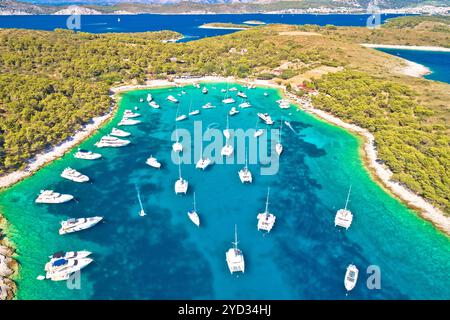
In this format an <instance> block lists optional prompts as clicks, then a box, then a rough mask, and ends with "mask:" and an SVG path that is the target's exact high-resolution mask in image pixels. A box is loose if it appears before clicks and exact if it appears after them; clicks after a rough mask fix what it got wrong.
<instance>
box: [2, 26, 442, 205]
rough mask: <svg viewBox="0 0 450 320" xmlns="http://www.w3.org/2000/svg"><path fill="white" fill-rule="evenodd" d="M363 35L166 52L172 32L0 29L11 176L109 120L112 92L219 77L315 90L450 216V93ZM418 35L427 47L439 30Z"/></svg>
mask: <svg viewBox="0 0 450 320" xmlns="http://www.w3.org/2000/svg"><path fill="white" fill-rule="evenodd" d="M361 29H365V28H336V27H333V26H328V27H323V28H319V27H315V26H309V27H308V26H307V27H301V28H300V27H296V26H285V25H272V26H260V27H253V28H251V29H249V30H245V31H242V32H237V33H234V34H231V35H227V36H223V37H215V38H207V39H202V40H198V41H193V42H188V43H162V41H161V40H163V39H168V38H174V37H176V36H177V34H175V33H172V32H159V33H137V34H100V35H92V34H85V33H73V32H70V31H63V30H57V31H56V32H44V31H31V30H10V29H8V30H0V72H1V74H2V76H0V117H1V121H0V172H2V173H6V172H10V171H12V170H16V169H19V168H22V167H23V166H24V163H25V161H26V160H27V159H28V158H29V157H30V156H32V155H34V154H36V153H37V152H39V151H41V150H43V149H44V148H45V147H48V146H50V145H54V144H56V143H59V142H61V141H63V140H64V139H65V138H67V137H68V136H70V135H71V134H72V133H73V132H74V131H75V130H77V129H78V128H79V127H80V126H81V125H83V124H85V123H86V122H87V121H88V120H89V119H90V118H91V117H93V116H95V115H100V114H102V113H104V112H106V110H108V108H109V98H108V88H109V87H110V86H112V85H116V84H119V83H144V82H145V80H146V79H149V78H171V77H176V76H181V75H212V74H217V75H223V76H229V75H233V76H236V77H240V78H244V77H263V78H273V80H274V81H276V82H279V83H285V84H286V85H288V86H290V87H292V88H296V85H297V84H299V83H301V82H303V81H312V83H311V85H313V86H316V87H317V88H318V89H319V91H320V92H321V94H320V95H319V96H318V97H317V99H316V105H317V106H318V107H319V108H322V109H324V110H327V111H329V112H332V113H334V114H336V115H338V116H339V117H341V118H343V119H346V120H347V121H349V122H354V123H356V124H358V125H360V126H362V127H365V128H368V129H369V130H370V131H371V132H373V133H374V135H375V136H376V139H377V143H378V147H379V150H380V156H381V159H382V160H383V161H385V162H386V163H387V164H388V165H389V166H390V167H391V168H392V170H393V171H394V173H395V178H396V179H397V180H398V181H400V182H402V183H404V184H405V185H407V186H408V187H409V188H411V189H412V190H414V191H416V192H417V193H419V194H421V195H423V196H424V197H426V198H427V199H429V200H430V201H432V202H434V203H435V204H437V205H439V206H440V207H441V208H443V209H445V210H446V211H449V209H450V199H449V195H450V178H449V174H450V170H449V166H450V159H449V155H450V147H449V146H450V138H449V136H450V135H449V132H450V130H449V129H450V127H449V123H450V121H449V115H450V112H449V110H448V101H450V90H449V89H450V86H449V85H447V84H442V83H434V82H432V81H428V80H423V79H413V78H411V77H407V76H402V75H401V74H400V73H399V70H400V69H401V67H402V64H403V62H402V61H401V60H400V59H398V58H396V57H392V56H389V55H387V54H385V53H382V52H379V51H376V50H372V49H367V48H363V47H361V46H360V45H359V44H358V43H359V42H358V39H355V38H354V37H353V36H352V35H353V34H358V33H361V34H363V33H366V34H367V33H369V34H370V33H371V32H372V31H370V30H369V31H368V30H364V31H362V30H361ZM376 32H377V33H378V37H379V38H380V39H381V40H383V35H385V37H386V39H385V40H386V41H387V40H388V39H391V37H392V33H391V32H392V30H390V29H389V30H384V29H380V30H377V31H376ZM416 32H417V33H416V40H415V41H417V42H416V43H422V42H424V41H425V35H428V33H429V32H430V31H420V30H419V31H416ZM432 32H433V34H434V35H435V36H434V37H433V38H437V39H445V36H446V34H445V32H437V31H432ZM397 34H399V36H400V37H406V38H407V39H410V38H408V37H410V36H409V35H408V34H405V35H404V36H402V34H403V33H399V32H397ZM411 39H412V38H411ZM402 40H403V39H402V38H401V39H400V41H402ZM408 41H412V40H408ZM432 41H435V40H434V39H432V38H429V42H428V43H427V44H430V42H432ZM438 41H441V40H438ZM173 57H176V58H177V59H176V61H175V59H171V58H173ZM217 57H220V59H217Z"/></svg>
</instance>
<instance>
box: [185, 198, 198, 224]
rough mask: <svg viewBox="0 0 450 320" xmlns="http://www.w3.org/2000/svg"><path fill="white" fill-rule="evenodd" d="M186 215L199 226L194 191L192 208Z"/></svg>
mask: <svg viewBox="0 0 450 320" xmlns="http://www.w3.org/2000/svg"><path fill="white" fill-rule="evenodd" d="M187 214H188V217H189V219H191V221H192V222H193V223H194V224H195V225H196V226H197V227H200V217H199V216H198V214H197V209H196V207H195V192H194V209H192V210H191V211H188V213H187Z"/></svg>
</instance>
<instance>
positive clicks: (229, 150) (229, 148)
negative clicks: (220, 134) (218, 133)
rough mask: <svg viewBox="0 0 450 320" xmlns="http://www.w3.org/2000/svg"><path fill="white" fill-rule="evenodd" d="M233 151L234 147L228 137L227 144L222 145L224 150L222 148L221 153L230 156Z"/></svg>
mask: <svg viewBox="0 0 450 320" xmlns="http://www.w3.org/2000/svg"><path fill="white" fill-rule="evenodd" d="M233 152H234V147H233V146H232V145H231V144H229V143H228V139H227V142H226V144H225V145H224V146H223V147H222V150H220V154H221V155H222V156H225V157H229V156H231V155H232V154H233Z"/></svg>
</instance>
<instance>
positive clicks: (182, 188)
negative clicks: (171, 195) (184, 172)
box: [175, 159, 189, 194]
mask: <svg viewBox="0 0 450 320" xmlns="http://www.w3.org/2000/svg"><path fill="white" fill-rule="evenodd" d="M178 177H179V178H178V180H177V181H175V194H179V193H184V194H186V192H187V190H188V186H189V183H188V182H187V180H184V179H183V178H182V177H181V159H179V161H178Z"/></svg>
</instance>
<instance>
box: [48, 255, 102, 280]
mask: <svg viewBox="0 0 450 320" xmlns="http://www.w3.org/2000/svg"><path fill="white" fill-rule="evenodd" d="M93 261H94V260H93V259H91V258H81V259H69V260H66V259H58V260H55V261H53V262H49V263H50V266H49V267H48V271H47V273H46V276H45V278H46V279H50V280H53V281H61V280H67V279H69V277H70V275H71V274H73V273H75V272H77V271H80V270H81V269H83V268H85V267H87V266H88V265H89V264H90V263H91V262H93Z"/></svg>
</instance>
